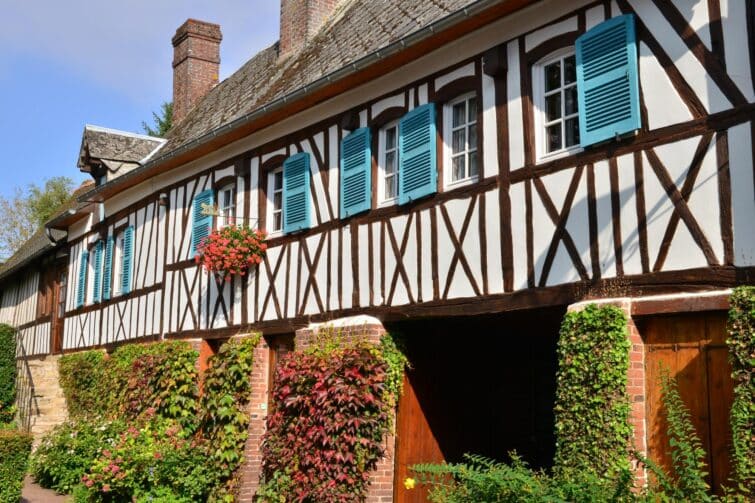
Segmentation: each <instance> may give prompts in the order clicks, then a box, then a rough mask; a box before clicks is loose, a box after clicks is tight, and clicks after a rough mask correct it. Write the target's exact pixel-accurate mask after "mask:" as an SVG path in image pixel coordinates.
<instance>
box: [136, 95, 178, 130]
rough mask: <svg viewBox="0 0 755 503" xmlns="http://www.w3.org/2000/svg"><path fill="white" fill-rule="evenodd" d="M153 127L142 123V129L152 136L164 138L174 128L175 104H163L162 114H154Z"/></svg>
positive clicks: (161, 107)
mask: <svg viewBox="0 0 755 503" xmlns="http://www.w3.org/2000/svg"><path fill="white" fill-rule="evenodd" d="M152 121H153V122H154V124H153V126H150V125H149V124H147V123H146V122H144V121H142V129H143V130H144V132H145V133H147V134H148V135H150V136H156V137H158V138H163V137H164V136H165V135H166V134H167V133H168V131H169V130H170V128H171V127H172V126H173V102H167V101H165V102H163V104H162V105H160V113H159V114H158V113H157V112H152Z"/></svg>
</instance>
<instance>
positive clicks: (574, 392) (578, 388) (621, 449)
mask: <svg viewBox="0 0 755 503" xmlns="http://www.w3.org/2000/svg"><path fill="white" fill-rule="evenodd" d="M629 350H630V342H629V338H628V334H627V317H626V314H625V313H624V310H623V309H621V308H619V307H616V306H611V305H606V306H596V305H594V304H590V305H587V306H586V307H585V308H584V309H583V310H581V311H575V312H570V313H567V315H566V316H565V318H564V321H563V323H562V325H561V332H560V336H559V341H558V350H557V351H558V361H559V368H558V374H557V385H558V388H557V392H556V404H555V419H556V425H555V427H556V455H555V460H554V465H555V466H556V467H558V469H559V470H573V471H574V472H575V473H579V472H590V473H593V474H595V475H598V476H605V477H612V476H615V475H616V474H618V473H620V472H626V471H628V470H629V453H628V449H629V441H630V438H631V435H632V428H631V426H630V424H629V413H630V404H629V396H628V393H627V372H628V370H629Z"/></svg>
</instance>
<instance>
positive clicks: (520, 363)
mask: <svg viewBox="0 0 755 503" xmlns="http://www.w3.org/2000/svg"><path fill="white" fill-rule="evenodd" d="M564 314H565V308H563V307H558V308H549V309H538V310H531V311H519V312H512V313H505V314H498V315H489V316H487V315H486V316H473V317H455V318H442V319H426V320H414V321H407V322H401V323H394V324H386V328H387V329H388V330H389V331H390V332H392V333H399V334H401V336H402V341H403V343H404V345H405V349H406V353H407V356H408V358H409V360H410V362H411V365H412V368H411V369H410V370H409V371H408V372H407V375H406V379H405V382H404V388H405V389H404V394H403V396H402V397H401V399H400V401H399V409H398V419H397V423H396V435H397V447H396V495H395V496H396V498H395V499H396V501H423V500H424V497H423V496H422V493H423V491H405V490H404V489H403V480H404V479H405V478H406V477H408V476H411V474H410V473H409V471H408V467H409V466H411V465H413V464H416V463H425V462H441V461H446V462H455V461H461V460H462V459H463V454H464V453H474V454H481V455H483V456H487V457H489V458H493V459H496V460H501V461H505V460H508V453H509V452H510V451H516V452H517V454H518V455H519V456H521V457H522V458H523V459H524V460H525V461H526V462H527V463H528V464H529V465H530V466H531V467H533V468H546V467H549V466H551V464H552V461H553V454H554V450H555V440H554V434H553V404H554V398H555V392H556V370H557V359H556V343H557V340H558V330H559V326H560V324H561V320H562V319H563V316H564Z"/></svg>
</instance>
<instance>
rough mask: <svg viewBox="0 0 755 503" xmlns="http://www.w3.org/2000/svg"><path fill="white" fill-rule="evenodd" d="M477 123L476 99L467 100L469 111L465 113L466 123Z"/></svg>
mask: <svg viewBox="0 0 755 503" xmlns="http://www.w3.org/2000/svg"><path fill="white" fill-rule="evenodd" d="M476 121H477V98H469V110H468V111H467V122H476Z"/></svg>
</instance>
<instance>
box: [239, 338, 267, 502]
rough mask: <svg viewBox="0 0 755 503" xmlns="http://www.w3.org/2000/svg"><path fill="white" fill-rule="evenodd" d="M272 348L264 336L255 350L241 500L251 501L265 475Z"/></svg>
mask: <svg viewBox="0 0 755 503" xmlns="http://www.w3.org/2000/svg"><path fill="white" fill-rule="evenodd" d="M269 355H270V352H269V348H268V345H267V343H266V342H265V339H262V338H260V342H259V343H258V344H257V347H256V348H255V349H254V363H253V367H252V375H251V380H252V392H251V396H250V397H249V430H248V432H249V437H248V438H247V439H246V445H245V446H244V464H243V465H242V466H241V468H240V470H241V478H240V481H239V493H238V501H239V502H240V503H251V502H252V501H254V495H255V493H256V492H257V488H258V487H259V484H260V475H261V474H262V449H261V447H262V445H261V444H262V436H263V435H264V434H265V421H266V420H267V387H268V384H269V383H268V382H267V376H268V364H269Z"/></svg>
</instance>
